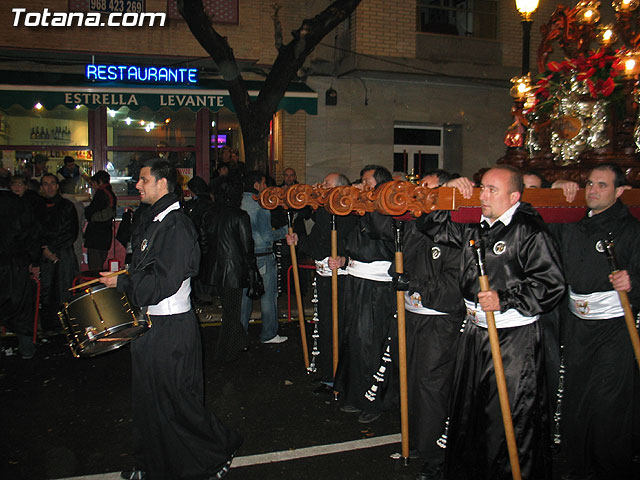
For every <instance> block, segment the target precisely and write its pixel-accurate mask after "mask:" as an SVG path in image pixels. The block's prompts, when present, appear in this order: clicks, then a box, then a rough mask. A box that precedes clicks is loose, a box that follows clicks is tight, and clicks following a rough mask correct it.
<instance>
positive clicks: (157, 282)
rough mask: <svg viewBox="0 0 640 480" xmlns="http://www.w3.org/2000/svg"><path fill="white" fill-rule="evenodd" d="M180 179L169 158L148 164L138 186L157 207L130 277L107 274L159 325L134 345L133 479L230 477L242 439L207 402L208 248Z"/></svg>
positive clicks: (137, 237)
mask: <svg viewBox="0 0 640 480" xmlns="http://www.w3.org/2000/svg"><path fill="white" fill-rule="evenodd" d="M176 182H177V172H176V170H175V168H174V167H172V166H171V165H170V164H169V163H168V162H166V161H164V160H159V159H158V160H150V161H149V162H147V163H146V164H145V166H144V167H142V169H141V170H140V180H139V181H138V183H137V186H136V188H137V189H138V190H139V191H140V197H141V201H142V202H143V203H146V204H148V205H150V207H148V208H147V209H146V210H145V212H144V213H143V214H142V216H141V218H140V220H139V221H138V222H137V223H136V224H135V225H134V232H133V235H132V244H133V255H132V263H131V267H130V269H129V274H128V275H120V276H112V277H108V276H106V277H103V278H102V279H101V282H102V283H104V284H105V285H107V286H109V287H116V288H117V289H118V291H121V292H125V293H126V294H127V296H128V297H129V300H130V301H131V303H133V304H134V305H138V306H141V307H144V308H146V311H147V314H148V315H149V316H150V319H151V321H152V323H153V326H152V327H151V329H150V330H149V331H148V332H147V333H145V334H144V335H142V336H141V337H138V338H137V339H135V340H133V342H132V344H131V363H132V400H133V402H132V403H133V437H134V450H135V460H136V462H137V463H136V467H135V468H134V469H133V471H127V472H123V473H122V477H123V478H128V479H133V478H135V479H138V478H145V475H147V474H148V476H149V477H150V478H151V479H153V480H156V479H166V480H174V479H192V478H193V479H196V478H197V479H199V478H203V479H204V478H214V479H217V478H222V477H223V476H224V475H225V474H226V473H227V471H228V469H229V467H230V465H231V460H232V457H233V455H234V454H235V452H236V450H237V449H238V448H239V446H240V443H241V438H240V437H239V435H237V434H236V433H235V432H232V431H230V430H229V429H227V428H226V427H225V426H224V425H223V424H222V423H221V422H220V420H218V418H217V417H216V416H215V415H213V414H210V413H209V412H207V411H206V409H205V406H204V389H203V374H202V346H201V343H200V331H199V325H198V320H197V318H196V316H195V313H194V312H193V310H192V308H191V302H190V299H189V294H190V292H191V277H193V276H194V275H195V274H196V273H197V272H198V265H199V262H200V248H199V246H198V241H197V232H196V230H195V227H194V226H193V223H192V222H191V221H190V220H189V218H188V217H187V216H186V215H185V214H184V213H183V212H182V211H181V209H180V204H179V202H178V198H177V196H176V195H175V194H173V193H169V192H173V191H174V188H175V185H176ZM102 275H107V273H106V272H104V273H102Z"/></svg>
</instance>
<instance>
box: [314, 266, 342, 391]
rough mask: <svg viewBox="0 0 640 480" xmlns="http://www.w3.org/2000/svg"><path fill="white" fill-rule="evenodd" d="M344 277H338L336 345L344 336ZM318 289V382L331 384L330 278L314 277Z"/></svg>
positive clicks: (331, 318) (331, 322)
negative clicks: (341, 314)
mask: <svg viewBox="0 0 640 480" xmlns="http://www.w3.org/2000/svg"><path fill="white" fill-rule="evenodd" d="M345 278H346V275H338V345H340V342H341V341H342V338H343V336H344V318H340V312H342V311H343V309H342V306H343V305H344V282H345ZM316 288H317V289H318V335H319V338H318V350H319V353H320V354H319V355H318V362H317V366H318V369H319V371H320V380H321V381H323V382H333V310H332V307H331V301H332V300H331V277H321V276H320V275H316Z"/></svg>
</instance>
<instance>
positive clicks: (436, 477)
mask: <svg viewBox="0 0 640 480" xmlns="http://www.w3.org/2000/svg"><path fill="white" fill-rule="evenodd" d="M416 480H442V464H441V463H435V464H434V463H429V462H425V464H424V465H423V466H422V470H421V471H420V473H419V474H418V476H417V477H416Z"/></svg>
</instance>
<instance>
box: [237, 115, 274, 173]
mask: <svg viewBox="0 0 640 480" xmlns="http://www.w3.org/2000/svg"><path fill="white" fill-rule="evenodd" d="M245 127H246V128H245ZM242 137H243V139H244V154H245V165H246V170H247V171H249V170H259V171H261V172H264V173H265V174H268V173H271V172H269V123H268V122H267V123H265V122H250V124H249V125H246V126H243V128H242Z"/></svg>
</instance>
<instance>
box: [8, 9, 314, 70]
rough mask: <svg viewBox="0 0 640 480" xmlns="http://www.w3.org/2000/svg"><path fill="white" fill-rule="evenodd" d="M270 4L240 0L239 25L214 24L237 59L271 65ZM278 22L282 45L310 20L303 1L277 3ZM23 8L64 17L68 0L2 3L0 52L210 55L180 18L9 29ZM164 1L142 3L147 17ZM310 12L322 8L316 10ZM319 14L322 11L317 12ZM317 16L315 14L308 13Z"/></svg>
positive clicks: (273, 56) (271, 25)
mask: <svg viewBox="0 0 640 480" xmlns="http://www.w3.org/2000/svg"><path fill="white" fill-rule="evenodd" d="M272 3H273V2H271V1H264V0H241V1H240V2H239V9H240V10H239V19H240V21H239V24H238V25H223V24H216V25H215V28H216V30H217V31H218V33H220V34H221V35H222V36H225V37H227V38H228V41H229V44H230V45H231V47H232V48H233V51H234V54H235V56H236V58H238V59H244V60H248V59H250V60H256V61H257V62H258V63H260V64H267V65H268V64H271V63H272V62H273V59H274V58H275V56H276V49H275V46H274V35H273V21H272V19H271V15H272V13H273V10H272V7H271V4H272ZM278 3H279V4H280V5H281V6H282V8H281V10H280V15H279V16H280V19H281V23H282V31H283V37H284V42H285V43H286V42H288V41H290V39H291V35H290V32H291V31H292V30H294V29H297V28H298V27H299V26H300V24H301V22H302V20H303V19H304V18H306V17H308V16H309V14H310V12H309V6H308V5H305V3H306V2H299V1H297V0H279V1H278ZM17 5H20V6H24V5H28V6H26V7H25V8H26V9H27V12H42V10H43V9H44V8H45V7H46V8H48V9H49V11H50V12H66V11H67V10H68V0H31V1H30V2H22V3H21V2H15V1H13V0H0V11H1V12H2V15H0V47H8V48H34V49H51V50H71V51H81V52H87V53H89V54H90V53H100V52H109V53H123V54H147V55H166V56H172V55H175V56H193V57H202V56H208V55H207V54H206V52H205V50H204V49H203V48H202V47H201V46H200V44H199V43H197V42H196V40H195V39H194V37H193V35H192V34H191V31H190V30H189V28H188V27H187V25H186V23H185V22H184V20H182V19H177V20H169V19H167V21H166V23H165V26H164V27H158V26H156V27H129V28H125V27H118V28H109V27H97V28H90V27H85V28H79V27H40V28H32V27H13V26H12V24H13V18H14V15H13V13H11V8H14V7H16V6H17ZM166 8H167V0H146V11H147V12H166ZM314 8H319V9H321V8H322V5H320V6H314ZM318 11H320V10H318ZM311 13H312V14H315V13H317V12H311Z"/></svg>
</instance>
